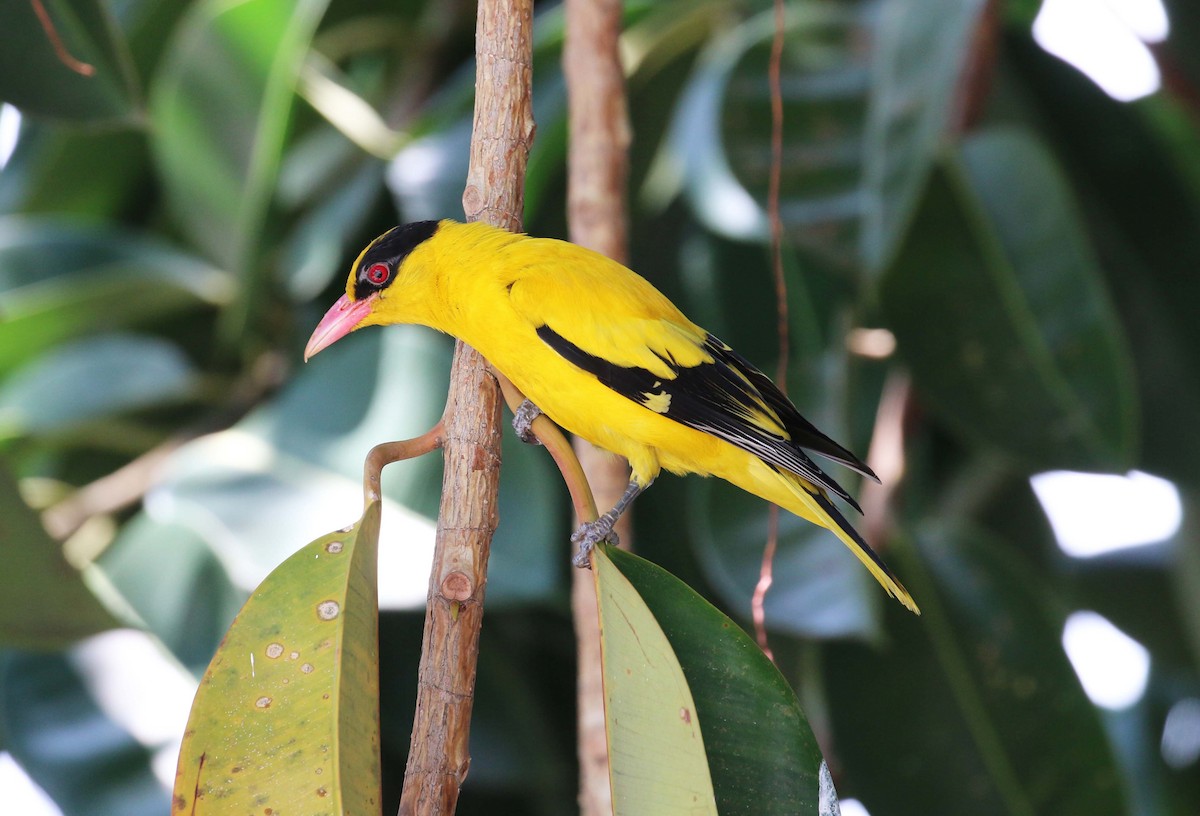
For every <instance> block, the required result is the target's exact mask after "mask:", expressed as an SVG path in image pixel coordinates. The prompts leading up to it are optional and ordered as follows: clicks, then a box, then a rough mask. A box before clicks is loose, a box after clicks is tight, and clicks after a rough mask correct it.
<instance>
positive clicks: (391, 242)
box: [354, 221, 438, 300]
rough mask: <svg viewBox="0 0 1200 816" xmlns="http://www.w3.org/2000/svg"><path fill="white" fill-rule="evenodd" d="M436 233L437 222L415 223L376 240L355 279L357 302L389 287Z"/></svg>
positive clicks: (364, 257) (395, 229)
mask: <svg viewBox="0 0 1200 816" xmlns="http://www.w3.org/2000/svg"><path fill="white" fill-rule="evenodd" d="M437 229H438V222H437V221H414V222H413V223H411V224H405V225H404V226H402V227H395V228H394V229H391V230H389V231H388V232H385V233H384V234H383V235H381V236H379V237H378V238H376V239H375V240H374V241H373V242H372V243H371V245H370V246H369V247H367V249H366V251H365V252H363V254H362V257H361V258H360V259H359V267H358V269H357V270H356V272H355V276H354V298H355V300H360V299H362V298H365V297H367V296H369V295H371V294H373V293H375V292H378V291H380V290H382V289H386V288H387V287H388V286H390V285H391V284H392V283H393V282H394V281H395V279H396V271H397V270H398V269H399V268H400V266H401V265H402V264H403V263H404V259H405V258H407V257H408V256H409V254H410V253H411V252H412V251H413V250H414V249H416V248H417V247H418V246H419V245H420V244H422V243H424V242H425V241H427V240H429V239H430V238H432V237H433V234H434V233H435V232H437Z"/></svg>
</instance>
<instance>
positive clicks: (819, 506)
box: [779, 473, 921, 615]
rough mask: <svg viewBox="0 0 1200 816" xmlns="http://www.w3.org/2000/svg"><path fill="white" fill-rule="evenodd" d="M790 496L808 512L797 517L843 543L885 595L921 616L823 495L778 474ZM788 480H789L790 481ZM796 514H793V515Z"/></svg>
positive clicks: (821, 492) (903, 589)
mask: <svg viewBox="0 0 1200 816" xmlns="http://www.w3.org/2000/svg"><path fill="white" fill-rule="evenodd" d="M779 475H780V476H781V477H782V478H783V479H784V481H786V482H787V484H788V487H789V488H790V489H791V491H792V493H793V494H794V495H795V496H796V498H797V499H799V500H800V504H801V505H802V507H803V509H804V510H805V511H807V512H802V513H798V515H801V516H804V517H805V518H808V519H810V520H816V521H818V522H819V523H821V524H823V525H824V526H825V527H828V528H829V529H830V530H832V531H833V533H834V535H836V536H837V537H838V538H840V539H841V540H842V543H843V544H845V545H846V546H847V547H849V548H850V551H851V552H852V553H854V554H855V555H856V556H858V560H859V561H861V562H862V563H863V566H865V567H866V568H867V569H868V570H870V571H871V574H872V575H874V576H875V580H876V581H878V582H879V583H880V584H881V585H882V586H883V588H884V589H885V590H887V593H888V594H889V595H891V596H892V597H893V598H895V599H896V600H898V601H900V603H902V604H904V605H905V606H906V607H907V608H908V609H909V610H911V611H912V612H915V613H916V614H918V615H920V614H921V610H920V609H918V608H917V604H916V602H915V601H914V600H913V599H912V596H911V595H909V594H908V590H907V589H905V588H904V585H903V584H901V583H900V582H899V581H898V580H897V579H896V576H895V575H892V571H891V570H890V569H888V567H887V564H885V563H883V559H882V558H880V557H879V556H878V555H876V554H875V551H874V550H872V549H871V546H870V545H869V544H867V542H866V541H865V540H864V539H863V537H862V536H861V535H859V533H858V531H857V530H855V529H854V527H853V526H851V524H850V522H849V521H847V520H846V517H845V516H843V515H842V513H841V511H840V510H838V509H837V507H836V506H835V505H834V503H833V502H832V501H830V499H829V497H828V496H826V495H825V493H824V491H821V490H820V489H818V490H817V492H813V491H812V490H811V489H808V488H806V486H805V485H804V484H801V483H800V482H799V480H797V479H796V478H795V477H794V476H791V474H788V473H780V474H779ZM789 476H791V478H789ZM793 512H795V511H793Z"/></svg>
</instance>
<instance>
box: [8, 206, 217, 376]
mask: <svg viewBox="0 0 1200 816" xmlns="http://www.w3.org/2000/svg"><path fill="white" fill-rule="evenodd" d="M50 258H52V259H53V260H54V262H53V263H48V262H47V259H50ZM229 283H230V281H229V278H228V276H226V275H224V274H223V273H221V272H218V271H217V270H215V269H213V268H212V267H210V266H208V265H206V264H204V263H202V262H200V261H199V260H197V259H196V258H195V257H193V256H190V255H185V254H184V253H182V252H179V251H177V250H174V249H172V248H171V247H170V246H168V245H166V244H163V243H161V242H159V241H157V240H153V239H149V238H147V237H144V236H141V235H138V234H130V233H127V232H124V231H121V230H107V229H98V228H82V227H78V226H70V225H68V224H66V223H64V222H61V221H56V220H50V219H32V218H16V217H13V218H5V219H0V315H2V316H3V320H0V373H5V372H7V371H10V370H11V369H12V368H14V367H15V366H17V365H18V364H20V363H21V362H22V361H24V360H28V359H31V358H33V357H35V356H37V355H38V354H40V353H41V352H43V351H45V350H46V349H47V348H49V347H51V346H53V345H54V344H56V343H61V342H63V341H66V340H69V339H71V338H74V337H78V336H80V335H84V334H89V333H92V332H95V331H98V330H105V329H108V330H111V329H114V328H119V327H123V326H130V325H136V324H137V323H139V322H143V321H146V320H148V319H150V318H164V317H168V316H171V315H176V314H179V313H180V312H182V311H185V310H187V309H195V308H196V307H198V306H204V305H210V304H214V303H221V302H224V301H225V300H226V299H227V298H228V296H229V291H230V286H229Z"/></svg>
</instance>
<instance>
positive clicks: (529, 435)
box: [512, 400, 542, 445]
mask: <svg viewBox="0 0 1200 816" xmlns="http://www.w3.org/2000/svg"><path fill="white" fill-rule="evenodd" d="M541 415H542V409H541V408H538V407H537V406H536V405H534V404H533V403H532V402H530V401H529V400H525V401H524V402H522V403H521V404H520V406H518V408H517V410H516V412H515V413H514V414H513V419H512V426H513V430H514V431H516V432H517V436H518V437H520V438H521V441H522V442H524V443H525V444H526V445H540V444H542V443H541V440H539V439H538V438H537V436H535V435H534V433H533V421H534V420H535V419H537V418H538V417H540V416H541Z"/></svg>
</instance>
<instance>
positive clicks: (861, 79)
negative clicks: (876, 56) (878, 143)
mask: <svg viewBox="0 0 1200 816" xmlns="http://www.w3.org/2000/svg"><path fill="white" fill-rule="evenodd" d="M868 5H870V4H868V3H864V2H853V3H841V4H808V5H792V6H790V8H789V12H788V18H787V22H786V25H787V39H786V45H785V49H784V54H783V63H782V77H781V84H782V87H783V102H784V112H783V115H784V123H785V130H784V152H785V159H784V165H783V175H782V178H781V189H780V195H781V200H780V209H781V216H782V219H783V222H784V224H785V226H786V227H787V232H788V237H789V239H791V240H792V241H794V242H795V243H796V244H797V245H799V246H802V247H806V248H808V249H810V250H813V251H815V252H817V253H819V254H820V255H823V256H826V257H829V258H832V259H833V260H835V261H839V262H841V263H843V264H845V263H850V262H853V261H854V256H855V253H856V240H857V239H856V235H857V229H858V220H859V217H860V215H861V200H860V196H859V194H858V182H859V168H860V147H861V145H860V139H861V121H862V117H863V109H864V107H865V105H866V90H867V86H866V79H867V74H866V68H865V64H864V61H865V58H866V53H867V52H864V51H862V50H861V49H859V48H856V47H855V45H854V44H855V42H856V41H860V40H861V39H862V38H864V37H866V36H869V30H870V24H869V18H868V17H867V15H866V13H865V11H864V10H865V8H866V7H867V6H868ZM774 25H775V24H774V15H773V14H772V13H770V12H766V13H763V14H760V15H757V16H755V17H753V18H751V19H750V20H748V21H747V22H745V23H743V24H742V25H740V26H737V27H735V28H733V29H731V30H728V31H726V32H724V33H723V34H721V35H720V36H719V37H718V38H717V39H716V40H715V41H714V42H713V44H712V46H711V47H710V48H709V50H708V52H707V53H706V54H705V56H704V57H703V61H702V63H701V66H700V68H699V70H698V71H697V72H696V75H695V77H694V78H693V79H692V81H691V82H690V83H689V84H688V87H687V88H686V90H685V93H684V96H683V97H682V99H681V101H680V105H679V108H678V113H677V115H676V119H675V122H674V126H673V128H672V135H671V141H672V146H673V148H674V150H675V152H676V153H678V155H679V156H680V160H681V161H682V163H683V168H682V170H683V176H684V178H685V184H686V189H687V192H688V198H689V200H690V202H691V204H692V206H693V208H694V209H695V212H696V215H697V217H698V218H699V219H700V220H701V221H702V222H703V223H704V225H705V226H706V227H708V228H709V229H710V230H712V231H714V232H716V233H717V234H720V235H724V236H727V237H730V238H736V239H741V240H749V239H756V240H760V239H763V238H765V236H766V234H767V220H766V200H767V191H768V186H769V177H770V167H771V139H770V134H771V127H770V122H771V105H770V95H769V87H770V86H769V84H768V82H767V75H768V69H767V66H768V61H769V59H770V53H771V44H772V38H773V36H774Z"/></svg>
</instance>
